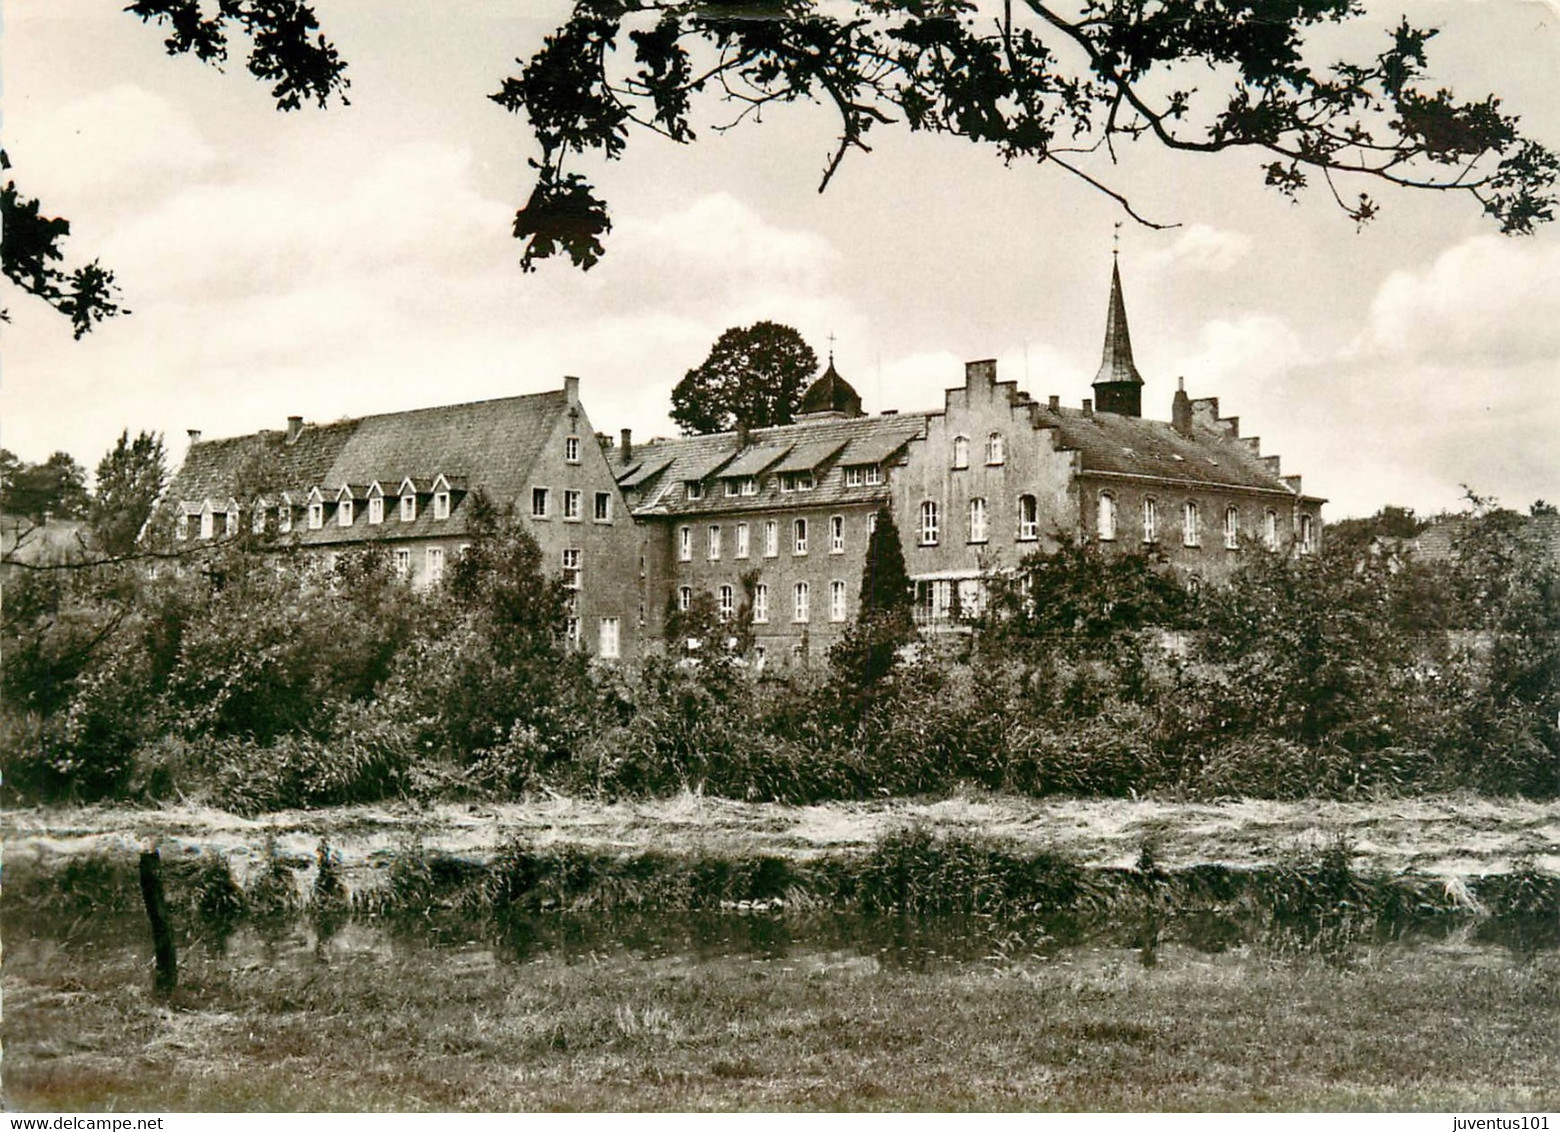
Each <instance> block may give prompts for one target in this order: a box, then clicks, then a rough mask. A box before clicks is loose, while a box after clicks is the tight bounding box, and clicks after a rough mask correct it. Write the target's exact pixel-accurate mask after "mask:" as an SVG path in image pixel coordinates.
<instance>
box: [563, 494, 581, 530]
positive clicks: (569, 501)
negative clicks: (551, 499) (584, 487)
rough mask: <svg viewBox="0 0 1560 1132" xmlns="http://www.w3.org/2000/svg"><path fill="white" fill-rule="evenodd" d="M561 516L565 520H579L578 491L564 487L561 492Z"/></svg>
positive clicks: (574, 521) (571, 521) (570, 521)
mask: <svg viewBox="0 0 1560 1132" xmlns="http://www.w3.org/2000/svg"><path fill="white" fill-rule="evenodd" d="M563 518H564V521H565V522H569V523H577V522H579V521H580V493H579V492H578V491H573V490H568V489H566V490H565V491H564V493H563Z"/></svg>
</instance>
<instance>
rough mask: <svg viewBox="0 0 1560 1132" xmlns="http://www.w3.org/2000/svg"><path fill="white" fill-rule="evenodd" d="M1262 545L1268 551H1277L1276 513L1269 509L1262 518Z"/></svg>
mask: <svg viewBox="0 0 1560 1132" xmlns="http://www.w3.org/2000/svg"><path fill="white" fill-rule="evenodd" d="M1262 545H1263V546H1265V547H1267V548H1268V549H1269V550H1277V549H1278V512H1277V511H1274V510H1273V509H1272V508H1271V507H1270V508H1268V512H1267V514H1265V515H1263V516H1262Z"/></svg>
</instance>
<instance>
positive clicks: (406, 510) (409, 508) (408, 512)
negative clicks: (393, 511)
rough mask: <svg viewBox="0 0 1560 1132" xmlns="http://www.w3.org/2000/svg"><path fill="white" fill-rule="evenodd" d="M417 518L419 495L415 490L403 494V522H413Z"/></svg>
mask: <svg viewBox="0 0 1560 1132" xmlns="http://www.w3.org/2000/svg"><path fill="white" fill-rule="evenodd" d="M416 519H417V496H416V494H415V493H413V492H410V491H409V492H407V493H406V494H405V495H403V496H401V522H403V523H411V522H415V521H416Z"/></svg>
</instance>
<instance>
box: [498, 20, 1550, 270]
mask: <svg viewBox="0 0 1560 1132" xmlns="http://www.w3.org/2000/svg"><path fill="white" fill-rule="evenodd" d="M1361 12H1362V5H1361V4H1360V3H1359V0H1291V2H1288V3H1273V2H1272V0H1131V2H1123V0H1078V2H1074V3H1071V4H1067V5H1063V4H1059V3H1053V2H1051V0H1002V3H1001V6H1000V8H998V7H996V6H995V5H992V4H977V3H974V2H971V0H842V2H840V3H831V4H827V5H825V4H815V3H813V2H811V0H757V2H753V0H743V2H720V0H575V4H574V10H573V14H572V15H571V16H570V18H569V19H568V21H567V22H566V23H564V24H563V26H562V27H561V28H559V30H558V31H557V33H556V34H554V35H552V36H550V37H548V38H547V40H546V42H545V44H544V46H543V47H542V48H541V50H539V51H537V52H536V53H535V54H534V55H533V56H532V57H531V58H530V60H529V61H527V62H524V63H522V65H521V69H520V72H519V74H517V75H515V76H512V77H510V78H508V79H506V80H505V81H504V83H503V86H502V87H501V89H500V90H499V91H498V92H497V93H496V94H494V95H493V96H492V97H493V98H494V99H495V100H496V101H497V102H498V103H500V104H501V105H502V106H504V107H506V108H508V109H509V110H512V111H515V112H517V113H523V114H525V115H526V116H527V118H528V119H529V121H530V124H531V127H532V129H533V130H534V132H535V135H536V140H537V142H538V143H539V144H540V146H541V159H540V160H539V161H534V162H533V165H534V166H535V167H536V169H537V174H538V175H537V180H536V185H535V187H534V189H533V191H532V193H531V197H530V199H529V201H528V202H527V203H526V205H525V207H524V208H522V209H521V210H520V211H519V213H518V214H517V215H516V217H515V224H514V234H515V236H516V237H517V238H518V239H520V240H523V241H524V242H525V251H524V253H523V256H522V259H521V263H522V266H523V267H525V268H526V269H528V270H529V269H531V268H532V267H534V264H535V261H536V260H539V259H545V258H547V257H549V256H552V255H556V254H558V253H560V252H565V253H567V254H568V255H569V257H570V258H571V259H572V260H573V262H574V263H575V264H576V265H577V266H580V267H585V268H588V267H590V266H591V265H592V264H594V263H595V262H596V261H597V260H598V259H599V258H600V256H601V255H602V252H603V245H602V238H603V237H604V236H605V235H606V234H607V232H608V231H610V229H611V219H610V215H609V212H608V208H607V203H606V202H605V201H604V200H602V199H601V198H600V197H599V196H597V195H596V193H595V191H594V189H593V187H592V185H591V184H590V182H589V181H588V180H587V179H586V178H585V177H584V176H583V175H582V174H581V173H580V172H578V171H577V170H576V169H573V168H571V164H574V163H575V162H576V159H577V158H579V157H581V156H584V155H587V154H599V155H601V156H604V157H606V158H608V159H615V158H619V157H621V156H622V155H623V153H624V151H625V149H626V147H627V144H628V139H629V137H630V135H631V134H632V133H633V132H635V131H636V130H637V131H640V132H653V133H656V134H660V135H662V136H664V137H667V138H670V139H672V140H673V141H677V142H682V143H688V142H692V141H693V140H694V138H695V129H694V107H695V103H696V101H698V100H701V99H713V100H718V101H721V102H724V103H725V104H726V105H727V106H728V107H729V109H730V114H729V115H728V117H727V120H726V121H725V122H721V123H718V124H717V125H716V128H717V129H726V128H730V127H731V126H734V125H736V124H738V123H741V122H750V123H756V122H759V121H761V120H762V115H763V112H764V111H765V110H766V109H768V108H770V107H772V106H774V105H776V104H783V103H796V102H814V103H819V104H822V105H824V106H826V107H829V108H830V109H832V110H833V112H834V113H835V116H836V117H837V121H838V131H839V133H838V137H837V139H836V142H835V145H834V147H833V150H832V153H831V155H830V157H829V158H828V160H827V162H826V164H825V166H824V169H823V173H822V181H821V183H820V185H819V190H820V191H822V189H824V188H825V187H827V185H828V183H829V181H830V180H831V179H832V178H833V176H834V175H835V172H836V171H837V170H838V169H839V167H840V163H841V161H842V160H843V159H844V158H845V155H846V154H847V153H850V152H851V151H852V150H855V151H858V152H863V153H864V152H867V151H868V150H869V149H870V146H869V144H868V140H869V139H870V138H871V137H872V136H873V131H874V130H876V129H880V128H890V127H906V128H908V129H910V130H917V131H930V132H937V133H947V134H953V135H956V136H959V137H965V138H969V139H970V140H971V141H974V142H977V143H979V144H982V145H985V146H989V147H990V148H991V149H993V150H994V151H995V153H996V154H997V155H998V156H999V157H1001V158H1002V160H1004V161H1006V162H1009V163H1011V162H1014V161H1034V162H1037V163H1039V164H1041V165H1045V166H1049V167H1053V168H1055V169H1058V170H1061V171H1063V172H1065V173H1067V174H1069V175H1071V176H1074V177H1078V178H1080V179H1082V180H1083V181H1085V182H1086V183H1088V184H1089V185H1091V186H1093V187H1094V188H1097V189H1099V190H1101V191H1102V192H1105V193H1107V194H1108V195H1110V196H1112V197H1114V198H1115V199H1116V200H1117V201H1119V202H1120V204H1121V206H1122V207H1123V208H1124V209H1125V210H1126V211H1127V212H1128V213H1130V214H1131V215H1133V216H1134V217H1136V218H1137V219H1139V220H1142V221H1143V222H1144V223H1154V222H1153V221H1150V220H1148V219H1147V218H1145V217H1143V216H1141V215H1139V213H1138V212H1137V211H1135V210H1134V208H1133V206H1132V204H1131V202H1130V201H1129V200H1128V199H1127V198H1126V197H1125V196H1124V195H1123V194H1122V193H1120V192H1118V191H1117V190H1116V189H1114V188H1112V187H1111V185H1110V183H1109V182H1110V167H1111V165H1112V164H1114V163H1115V161H1116V160H1117V158H1118V156H1119V150H1120V148H1121V146H1122V145H1123V143H1128V142H1133V141H1138V140H1141V139H1149V140H1152V141H1155V142H1157V143H1159V144H1160V145H1161V146H1164V147H1166V148H1169V149H1171V150H1178V151H1182V152H1187V153H1200V154H1211V153H1218V152H1221V151H1224V150H1240V151H1245V152H1249V153H1251V154H1252V156H1253V158H1254V164H1255V166H1256V168H1257V169H1258V170H1260V171H1261V173H1262V176H1263V178H1264V180H1265V182H1266V184H1268V185H1269V186H1271V187H1273V188H1275V189H1277V190H1278V191H1279V192H1281V193H1283V194H1285V195H1286V196H1290V197H1293V196H1295V195H1296V194H1298V193H1299V192H1300V191H1301V190H1302V189H1304V188H1305V187H1307V185H1308V184H1309V183H1311V181H1312V180H1320V181H1321V182H1322V183H1324V184H1325V185H1326V187H1327V190H1328V192H1329V193H1330V194H1331V195H1332V197H1333V198H1334V199H1335V200H1336V201H1337V203H1338V205H1339V206H1340V207H1341V208H1342V209H1343V210H1344V211H1345V212H1346V213H1347V214H1348V216H1349V217H1351V218H1352V219H1354V220H1355V221H1356V222H1364V221H1366V220H1368V219H1370V218H1371V217H1372V216H1374V215H1375V213H1376V210H1377V205H1376V203H1375V202H1374V201H1373V200H1372V199H1371V198H1370V197H1369V196H1368V195H1367V194H1366V193H1365V192H1357V193H1356V192H1355V190H1356V189H1357V188H1358V185H1352V186H1350V187H1348V188H1346V187H1345V186H1344V185H1343V184H1342V183H1340V182H1341V181H1345V180H1351V179H1361V178H1362V179H1363V181H1364V182H1365V183H1366V184H1379V183H1386V184H1391V185H1398V186H1407V187H1416V188H1423V189H1431V190H1437V191H1443V192H1453V193H1460V194H1466V195H1469V196H1472V197H1473V198H1475V199H1476V200H1477V202H1478V203H1479V205H1480V206H1481V207H1482V208H1483V209H1484V211H1485V212H1487V213H1488V214H1489V215H1490V216H1491V217H1492V218H1494V220H1495V221H1496V222H1497V223H1498V224H1499V225H1500V228H1501V230H1502V231H1505V232H1508V233H1526V232H1529V231H1531V230H1532V228H1533V226H1534V225H1535V224H1537V223H1539V222H1541V221H1546V220H1550V219H1552V217H1553V211H1554V199H1555V198H1554V183H1555V177H1556V174H1557V170H1560V163H1557V158H1556V156H1555V154H1553V153H1551V152H1550V151H1549V150H1547V149H1545V148H1544V147H1543V146H1540V145H1538V144H1537V143H1535V142H1533V141H1531V140H1529V139H1527V138H1524V137H1523V136H1522V135H1521V134H1519V133H1518V131H1517V119H1516V118H1514V117H1512V116H1511V115H1509V114H1505V113H1503V112H1502V111H1501V108H1500V102H1499V100H1498V99H1496V98H1493V97H1487V98H1483V99H1475V100H1473V101H1468V102H1463V101H1459V100H1458V99H1457V98H1456V97H1455V96H1454V95H1453V94H1452V92H1451V91H1450V90H1449V89H1447V88H1446V87H1445V86H1444V85H1440V83H1441V80H1439V79H1434V80H1432V79H1431V75H1432V74H1434V72H1433V71H1432V70H1431V68H1430V65H1429V62H1428V57H1427V53H1426V45H1427V43H1428V42H1429V40H1430V39H1431V38H1432V37H1433V36H1434V35H1435V32H1434V31H1433V30H1427V29H1421V28H1415V27H1411V26H1410V25H1409V24H1408V23H1407V22H1406V21H1405V22H1402V23H1400V24H1399V25H1398V26H1397V27H1396V28H1393V29H1391V30H1389V31H1387V32H1386V33H1385V34H1384V35H1383V37H1382V39H1381V41H1380V48H1379V51H1378V52H1377V53H1376V54H1375V55H1374V56H1373V57H1367V58H1364V59H1360V60H1355V61H1339V62H1328V63H1325V64H1323V63H1320V62H1319V61H1318V59H1317V58H1316V53H1315V52H1308V51H1307V45H1306V42H1305V36H1306V34H1307V32H1309V31H1311V30H1312V29H1315V28H1318V27H1325V25H1329V24H1343V23H1347V22H1348V21H1351V20H1354V19H1356V18H1358V17H1359V16H1360V15H1361ZM1156 226H1159V225H1157V224H1156Z"/></svg>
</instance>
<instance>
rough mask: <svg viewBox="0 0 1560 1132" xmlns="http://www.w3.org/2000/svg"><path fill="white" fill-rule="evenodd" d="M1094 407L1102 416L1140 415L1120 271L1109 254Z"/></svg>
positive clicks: (1139, 389) (1139, 394) (1139, 387)
mask: <svg viewBox="0 0 1560 1132" xmlns="http://www.w3.org/2000/svg"><path fill="white" fill-rule="evenodd" d="M1094 404H1095V407H1096V408H1097V409H1098V410H1099V411H1100V412H1102V413H1120V414H1121V415H1122V416H1124V417H1141V416H1142V415H1143V378H1142V377H1141V376H1139V374H1138V371H1137V366H1135V365H1133V364H1132V336H1131V335H1130V334H1128V333H1127V307H1126V304H1125V303H1123V302H1122V301H1121V268H1120V266H1119V265H1118V264H1117V262H1116V253H1115V252H1114V251H1113V252H1111V265H1110V310H1109V312H1108V313H1107V314H1106V316H1105V349H1104V351H1103V354H1102V356H1101V358H1100V369H1099V372H1098V373H1096V374H1095V375H1094Z"/></svg>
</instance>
